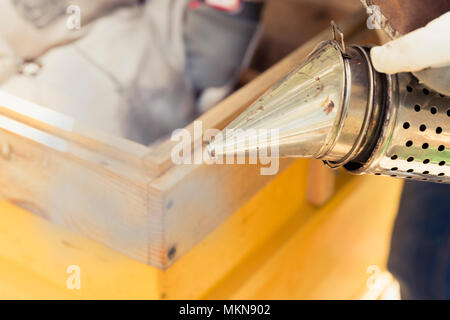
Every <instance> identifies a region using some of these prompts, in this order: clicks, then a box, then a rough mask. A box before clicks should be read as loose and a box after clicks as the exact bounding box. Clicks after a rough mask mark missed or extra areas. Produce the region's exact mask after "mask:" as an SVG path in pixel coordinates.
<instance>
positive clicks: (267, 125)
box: [208, 40, 450, 183]
mask: <svg viewBox="0 0 450 320" xmlns="http://www.w3.org/2000/svg"><path fill="white" fill-rule="evenodd" d="M449 120H450V97H445V96H443V95H440V94H438V93H436V92H433V91H432V90H430V89H428V88H426V87H424V86H422V85H420V84H419V83H418V81H417V80H416V79H415V78H414V76H412V75H411V74H409V73H402V74H397V75H386V74H382V73H379V72H377V71H375V70H374V68H373V66H372V63H371V61H370V57H369V54H368V49H367V48H363V47H360V46H347V47H345V45H343V44H341V43H339V42H338V41H336V40H330V41H326V42H323V43H321V44H320V45H319V46H318V47H317V49H316V50H314V52H313V53H312V54H310V55H309V57H308V58H307V59H306V60H305V61H304V62H303V63H301V64H300V65H299V66H298V67H297V68H295V69H294V70H293V71H292V72H291V73H289V74H288V75H287V76H286V77H285V78H284V79H283V80H281V81H280V82H279V83H278V84H277V85H275V86H274V87H273V88H272V89H270V90H269V91H268V92H267V93H266V94H264V95H263V96H262V97H261V98H259V99H258V100H257V101H256V102H255V103H253V104H252V105H251V106H250V107H249V108H248V109H247V110H246V111H244V112H243V113H242V114H241V115H240V116H239V117H237V118H236V119H235V120H234V121H232V122H231V123H230V125H229V126H228V127H227V128H225V130H224V136H223V137H222V139H219V140H217V139H216V140H215V141H213V142H211V143H210V144H209V146H208V150H209V152H210V154H214V156H215V157H220V156H234V155H236V154H237V155H241V156H242V155H247V156H248V155H249V154H256V153H257V152H258V150H259V149H260V148H261V146H262V145H264V146H266V147H267V146H269V147H270V149H272V148H273V147H276V148H277V149H278V152H279V156H280V157H297V158H316V159H322V160H324V162H325V163H326V164H327V165H328V166H330V167H344V168H345V169H346V170H348V171H350V172H352V173H356V174H367V173H368V174H375V175H389V176H395V177H400V178H408V179H419V180H427V181H435V182H443V183H450V166H449V165H450V150H449V149H448V148H449V146H450V121H449ZM273 130H276V132H277V135H276V139H275V138H270V132H272V131H273Z"/></svg>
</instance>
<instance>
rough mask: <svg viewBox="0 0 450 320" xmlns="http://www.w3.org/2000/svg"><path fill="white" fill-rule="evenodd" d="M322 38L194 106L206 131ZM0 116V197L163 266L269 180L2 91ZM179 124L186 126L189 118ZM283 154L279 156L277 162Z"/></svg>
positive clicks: (353, 28)
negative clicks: (50, 115)
mask: <svg viewBox="0 0 450 320" xmlns="http://www.w3.org/2000/svg"><path fill="white" fill-rule="evenodd" d="M364 21H365V14H364V12H359V13H358V14H356V15H353V16H351V17H349V18H347V19H346V20H345V21H342V22H340V23H339V25H340V27H341V29H342V30H343V31H344V33H345V35H346V36H349V37H351V36H353V35H355V34H357V33H358V32H359V30H361V29H362V28H363V25H364ZM330 37H331V35H330V31H329V30H325V31H324V32H322V33H320V34H319V35H317V36H316V37H314V38H313V39H311V40H310V41H309V42H307V43H306V44H305V45H303V46H302V47H300V48H299V49H298V50H296V51H295V52H293V53H292V54H291V55H289V56H288V57H286V58H285V59H283V60H282V61H281V62H280V63H278V64H277V65H275V66H274V67H272V68H271V69H269V70H268V71H267V72H265V73H264V74H262V75H261V76H259V77H258V78H257V79H255V80H254V81H252V82H251V83H250V84H248V85H247V86H245V87H244V88H242V89H240V90H239V91H237V92H236V93H234V94H233V95H231V96H230V97H228V98H227V99H226V100H224V101H223V102H221V103H219V104H218V105H217V106H216V107H214V108H213V109H211V110H210V111H209V112H207V113H205V114H204V115H202V116H201V117H200V118H199V119H198V120H200V121H202V123H203V128H204V130H206V129H209V128H217V129H222V128H223V127H224V126H225V125H226V124H227V123H229V122H230V121H231V120H232V119H233V118H234V117H235V116H236V115H238V114H239V113H240V112H242V111H243V110H244V109H245V108H246V107H247V106H248V105H249V104H250V103H251V102H252V101H254V100H255V99H256V98H257V97H258V96H260V95H261V94H262V93H263V92H264V91H266V90H267V89H268V88H269V87H271V86H272V85H273V84H274V83H276V82H277V81H278V80H280V79H281V78H282V77H283V75H284V74H286V73H287V72H288V71H289V70H291V69H292V68H293V67H294V66H295V65H297V64H298V63H299V62H301V61H302V60H303V59H304V58H305V57H306V55H307V54H308V53H309V52H310V51H312V50H313V48H314V47H315V46H316V45H317V44H318V43H319V42H320V41H323V40H327V39H329V38H330ZM0 116H1V117H2V119H4V120H5V121H7V122H8V121H9V123H11V124H13V125H12V127H5V126H2V127H1V129H0V142H1V151H2V152H1V155H2V157H1V158H0V194H1V196H2V197H3V198H5V199H7V200H9V201H11V202H13V203H15V204H17V205H19V206H21V207H24V208H26V209H28V210H29V211H32V212H34V213H36V214H38V215H41V216H43V217H45V218H46V219H48V220H50V221H52V222H55V223H57V224H59V225H62V226H64V227H67V228H69V229H71V230H73V231H75V232H77V233H80V234H82V235H86V236H88V237H90V238H92V239H94V240H97V241H99V242H101V243H103V244H106V245H108V246H109V247H111V248H114V249H116V250H118V251H120V252H122V253H125V254H127V255H128V256H130V257H132V258H135V259H137V260H139V261H141V262H144V263H147V264H150V265H153V266H155V267H158V268H162V269H165V268H167V267H168V266H170V265H171V264H172V263H173V262H174V261H176V260H177V259H179V258H180V257H182V256H183V255H184V254H185V253H186V252H188V251H189V250H190V249H191V248H192V247H193V246H194V245H196V244H197V243H198V242H199V241H201V240H202V239H203V238H204V237H205V236H206V235H208V234H209V233H210V232H211V231H213V230H214V229H215V228H216V227H217V226H218V225H220V223H221V222H223V221H224V220H225V219H226V218H227V217H229V216H230V215H231V214H232V213H233V212H235V211H236V210H237V209H238V208H240V207H241V206H242V205H243V204H244V203H245V202H246V201H248V200H249V199H250V198H251V197H252V196H253V195H255V194H256V192H257V191H258V190H260V189H261V188H262V187H263V186H264V185H265V184H266V183H267V182H269V181H270V180H271V179H273V176H261V175H259V167H258V166H250V165H236V166H218V165H206V164H202V165H179V166H174V165H173V164H172V161H171V158H170V153H171V149H172V146H173V142H171V141H170V140H167V141H164V142H162V143H160V144H158V145H156V146H152V147H150V148H147V147H145V146H142V145H139V144H136V143H134V142H131V141H128V140H125V139H121V138H117V137H109V136H106V135H104V134H102V133H100V132H96V131H95V130H91V129H89V128H83V127H81V126H79V125H78V124H76V123H75V124H74V125H72V126H69V127H68V128H64V127H61V126H58V125H55V124H52V123H51V122H49V121H46V120H45V119H42V117H36V116H35V112H28V111H23V110H21V111H18V110H17V108H15V105H8V102H7V101H1V100H0ZM0 120H1V119H0ZM1 123H2V122H1V121H0V124H1ZM15 127H21V128H26V130H32V131H33V132H34V133H35V134H37V135H45V136H48V137H50V138H56V139H58V141H59V142H61V143H62V145H63V146H64V147H63V149H59V150H56V149H54V148H52V146H51V145H50V146H49V145H46V144H43V143H42V141H41V142H39V141H35V140H36V139H33V138H32V136H31V139H30V136H29V135H28V137H27V135H24V134H23V133H21V132H23V130H22V131H21V130H14V129H11V128H15ZM6 128H8V129H6ZM186 128H187V129H188V130H189V131H191V132H192V131H193V125H192V124H191V125H189V126H187V127H186ZM290 163H291V161H290V160H283V161H282V162H281V163H280V171H281V170H283V168H286V167H287V166H288V165H289V164H290ZM219 186H220V190H219V189H218V188H219Z"/></svg>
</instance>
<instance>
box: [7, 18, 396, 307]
mask: <svg viewBox="0 0 450 320" xmlns="http://www.w3.org/2000/svg"><path fill="white" fill-rule="evenodd" d="M364 24H365V14H364V12H359V13H358V14H355V15H352V16H350V17H349V18H346V19H345V20H343V21H342V22H340V27H341V29H343V31H344V33H345V34H346V37H347V38H352V37H353V38H355V39H358V38H359V39H362V40H364V39H365V33H362V32H361V31H360V30H362V26H363V25H364ZM330 34H331V33H330V31H329V30H326V31H324V32H322V33H320V34H318V35H317V36H315V37H314V38H313V39H311V40H309V41H308V42H307V43H305V44H304V45H303V46H301V47H300V48H299V49H297V50H296V51H294V52H293V53H292V54H290V55H289V56H287V57H286V58H285V59H283V60H282V61H281V62H279V63H278V64H276V65H275V66H274V67H272V68H270V69H269V70H268V71H266V72H264V73H263V74H262V75H260V76H258V77H257V78H256V79H255V80H254V81H252V82H250V83H249V84H248V85H246V86H244V87H243V88H242V89H240V90H238V91H237V92H236V93H234V94H233V95H231V96H230V97H228V98H227V99H225V100H224V101H223V102H221V103H219V104H218V105H217V106H216V107H214V108H213V109H211V110H210V111H208V112H207V113H205V114H203V115H202V116H200V118H199V119H198V120H200V121H202V123H203V129H204V130H206V129H208V128H217V129H221V128H223V127H224V126H225V125H226V124H228V123H229V122H230V121H231V120H232V119H233V118H234V117H235V116H236V115H238V114H239V113H240V112H241V111H243V110H244V109H245V108H246V107H247V106H248V105H249V104H250V103H252V102H253V101H254V100H255V99H256V98H257V97H258V96H260V95H261V94H262V93H263V92H264V91H266V90H267V89H268V88H269V87H270V86H272V85H273V84H274V83H276V82H277V81H278V80H280V79H281V78H282V77H283V75H284V74H286V73H287V72H288V71H289V70H291V69H292V68H293V67H294V66H295V65H296V64H298V63H299V62H301V61H302V60H303V59H304V58H305V57H306V55H307V54H308V53H309V52H310V51H312V49H313V48H314V47H315V46H316V45H317V43H318V42H319V41H322V40H327V39H329V38H330V36H331V35H330ZM187 129H188V130H189V131H190V132H192V131H193V125H192V124H191V125H189V126H187ZM0 141H1V157H0V194H1V196H2V198H4V199H5V200H7V201H8V202H9V203H12V204H14V205H16V206H19V207H21V208H24V209H26V210H27V211H28V212H32V213H34V214H35V215H38V216H40V217H42V218H44V219H45V220H47V221H48V222H47V221H43V220H42V219H41V218H38V217H35V216H33V217H32V216H30V214H29V213H27V212H25V211H21V210H16V211H14V209H13V208H12V207H10V205H9V204H6V203H2V204H1V206H2V208H3V209H2V211H3V212H2V214H3V216H2V220H1V229H2V230H5V229H8V228H11V229H10V230H11V232H0V236H1V237H2V241H0V242H1V243H2V245H1V247H0V252H1V255H0V256H1V257H3V258H4V259H6V260H7V261H8V263H12V264H15V265H19V266H21V267H22V268H24V269H30V270H32V273H33V274H38V275H39V277H40V278H44V279H46V281H48V283H47V282H46V284H43V283H40V282H36V281H37V280H33V281H34V282H33V283H38V284H39V285H41V286H46V288H47V289H48V290H47V291H45V290H44V292H47V293H48V294H47V295H46V294H43V295H42V294H41V293H39V291H38V290H35V291H36V292H35V294H36V296H37V297H52V296H54V295H56V296H59V295H61V297H65V295H66V294H67V292H65V291H64V290H62V291H61V292H60V291H59V289H55V286H56V287H58V288H59V287H64V283H65V280H64V279H65V277H66V273H65V270H66V269H65V268H66V266H67V265H68V264H74V263H75V264H77V263H79V264H81V265H85V266H89V267H87V269H86V279H87V280H86V281H87V283H88V285H87V286H85V287H84V288H83V290H84V291H83V290H81V291H80V292H77V293H76V295H77V296H80V297H84V298H86V297H87V298H111V297H116V298H117V297H127V298H198V297H207V298H208V297H227V298H254V297H263V298H266V297H276V298H279V297H324V289H323V288H322V289H321V288H320V283H322V282H320V281H319V280H318V279H320V278H322V279H325V280H329V281H331V282H333V281H338V280H336V279H338V278H339V277H341V278H342V279H341V280H342V281H341V282H342V283H344V282H345V281H348V282H347V284H348V286H347V287H345V285H344V287H345V289H344V290H341V291H339V292H338V291H333V290H331V291H333V292H330V294H329V296H330V297H337V298H343V297H346V296H347V297H350V296H352V295H356V293H357V292H359V289H361V288H360V287H361V286H362V285H363V283H361V281H360V280H361V278H362V277H364V276H365V269H364V268H365V266H366V265H370V264H379V265H380V267H381V268H384V267H385V262H386V261H385V260H386V254H387V251H388V243H389V237H390V229H391V226H392V222H393V217H394V216H395V210H396V206H397V202H398V198H399V193H400V190H401V182H399V181H398V180H389V179H388V180H385V179H383V178H381V179H379V178H375V179H374V178H373V177H357V178H349V177H348V176H346V175H344V176H341V177H340V178H339V179H338V182H337V183H338V192H337V193H336V195H335V197H334V198H333V199H332V200H331V201H330V202H329V203H328V204H327V205H326V206H323V207H319V208H318V207H315V206H312V205H311V204H310V203H308V202H307V201H306V198H305V193H306V189H307V183H306V181H307V171H308V161H305V160H300V161H293V160H282V161H281V162H280V174H279V175H278V176H262V175H260V174H259V169H260V167H259V166H255V165H233V166H231V165H207V164H199V165H177V166H175V165H173V163H172V161H171V150H172V147H173V145H174V142H172V141H170V140H167V141H163V142H162V143H159V144H158V145H155V146H150V147H146V146H143V145H140V144H137V143H134V142H131V141H128V140H125V139H121V138H118V137H111V136H107V135H104V134H102V133H100V132H96V131H95V130H92V129H90V128H85V127H82V126H80V125H79V124H77V123H75V122H74V121H73V120H72V119H70V118H68V117H66V116H64V115H61V114H57V113H56V112H53V111H50V110H47V109H45V108H43V107H38V106H32V105H27V104H25V103H22V102H19V101H16V100H14V99H13V98H10V97H7V96H4V95H0ZM196 143H198V141H197V142H193V144H194V145H195V144H196ZM378 186H380V189H384V191H383V192H378V193H376V194H375V195H374V196H373V195H371V196H370V195H369V190H371V189H372V188H377V187H378ZM381 186H382V188H381ZM352 192H353V193H355V194H354V195H353V197H349V195H350V193H352ZM369 199H371V200H373V201H374V202H376V206H374V208H372V210H371V211H367V212H359V211H360V208H358V206H359V205H361V204H362V203H364V201H369ZM382 199H383V200H386V202H384V201H381V200H382ZM377 200H379V201H377ZM374 211H377V212H382V214H379V215H375V214H373V212H374ZM11 212H15V213H14V214H12V213H11ZM54 225H57V226H58V227H56V226H54ZM346 225H349V226H350V225H351V230H352V231H351V232H349V233H348V234H347V235H345V236H343V237H342V238H341V239H340V241H336V242H334V241H335V240H334V239H335V238H333V237H340V235H341V233H342V232H347V231H348V230H347V229H346V228H345V226H346ZM375 226H376V227H375ZM60 227H62V228H63V229H60ZM63 230H70V231H72V232H66V231H63ZM22 233H25V235H26V236H24V237H23V239H22V240H20V241H19V240H18V239H19V238H18V237H19V236H20V235H21V234H22ZM358 237H360V240H361V242H360V244H359V245H358V246H356V247H355V248H353V249H349V248H350V245H351V244H352V243H353V242H354V240H355V239H358ZM88 239H91V240H94V241H96V242H98V243H100V244H102V245H98V244H95V243H94V242H93V241H91V240H88ZM378 240H379V241H378ZM333 243H334V244H335V245H338V243H340V244H341V245H342V247H341V249H342V250H344V249H345V248H347V249H348V250H347V251H345V250H344V251H343V252H342V254H343V256H342V257H337V256H334V255H339V254H340V253H338V252H340V251H339V250H338V248H337V247H334V246H333ZM103 245H104V246H106V247H109V248H110V249H112V250H110V249H107V248H106V247H103ZM61 248H63V249H64V250H62V249H61ZM352 250H356V252H355V251H352ZM364 250H371V252H370V254H369V252H365V251H364ZM293 252H294V253H293ZM320 252H324V254H325V255H326V254H328V255H331V256H328V258H329V259H332V260H333V259H335V260H333V261H335V262H336V268H335V269H334V268H333V270H335V271H332V272H331V273H328V272H327V270H326V269H325V266H326V265H327V263H325V261H327V257H326V256H323V255H322V256H321V255H320ZM119 253H121V254H119ZM122 254H124V255H125V256H127V257H129V258H131V259H129V258H126V257H125V256H122ZM355 257H359V258H358V259H356V258H355ZM308 259H309V260H308ZM352 259H355V260H354V265H351V264H349V263H350V261H352ZM136 260H137V261H138V262H136ZM372 260H373V261H372ZM80 261H81V262H80ZM308 261H309V262H308ZM313 261H316V262H317V265H316V266H319V267H317V268H315V267H313ZM8 263H6V264H3V265H2V268H4V269H5V272H6V273H5V274H8V272H10V273H12V274H15V272H16V271H13V269H12V268H11V267H10V266H9V264H8ZM328 267H329V266H328ZM346 267H348V270H349V271H345V270H344V268H346ZM289 268H291V269H289ZM292 268H293V269H292ZM361 268H362V269H361ZM314 269H316V271H313V270H314ZM83 270H84V269H83ZM105 270H109V271H105ZM281 270H284V271H281ZM336 270H337V271H336ZM350 270H353V271H354V272H355V273H356V274H357V276H355V277H353V276H351V275H349V274H347V273H346V272H350ZM17 272H19V271H17ZM280 272H281V273H280ZM333 272H335V274H333ZM339 272H343V274H341V275H340V274H339ZM283 273H284V274H285V277H284V278H283V276H282V274H283ZM308 273H311V274H314V276H312V277H311V278H310V280H308V281H306V282H305V284H304V285H303V286H301V285H298V281H299V278H301V279H303V280H304V279H305V277H307V274H308ZM20 276H25V275H20ZM111 278H114V279H117V281H116V282H115V283H111V282H109V280H110V279H111ZM108 279H109V280H108ZM356 279H358V281H357V280H356ZM30 281H31V280H30ZM338 282H339V281H338ZM290 283H292V284H294V283H297V285H298V287H296V289H295V290H293V289H292V288H290V286H291V285H290ZM318 283H319V285H318ZM324 283H329V282H326V281H325V282H324ZM38 284H36V285H38ZM27 288H28V287H27ZM312 288H315V289H314V290H316V291H314V290H313V289H312ZM69 296H70V295H69Z"/></svg>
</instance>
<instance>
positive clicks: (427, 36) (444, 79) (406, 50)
mask: <svg viewBox="0 0 450 320" xmlns="http://www.w3.org/2000/svg"><path fill="white" fill-rule="evenodd" d="M449 31H450V12H447V13H445V14H443V15H442V16H440V17H439V18H437V19H435V20H433V21H431V22H429V23H428V24H427V25H426V26H425V27H423V28H419V29H417V30H414V31H413V32H411V33H409V34H406V35H404V36H403V37H401V38H398V39H395V40H392V41H390V42H388V43H386V44H385V45H383V46H379V47H374V48H372V50H371V58H372V62H373V65H374V67H375V69H376V70H377V71H379V72H384V73H388V74H393V73H397V72H414V74H415V75H416V77H417V78H419V80H421V81H422V82H423V83H424V84H425V85H427V86H429V87H431V88H432V89H434V90H436V91H438V92H440V93H443V94H446V95H450V36H449ZM422 70H423V71H422ZM419 71H420V72H419Z"/></svg>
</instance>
